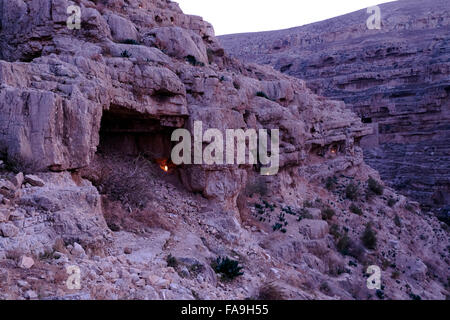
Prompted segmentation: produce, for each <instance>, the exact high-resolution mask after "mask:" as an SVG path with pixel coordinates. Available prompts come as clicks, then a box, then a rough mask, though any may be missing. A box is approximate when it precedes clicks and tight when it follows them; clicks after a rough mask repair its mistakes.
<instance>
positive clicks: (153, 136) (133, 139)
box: [81, 106, 185, 232]
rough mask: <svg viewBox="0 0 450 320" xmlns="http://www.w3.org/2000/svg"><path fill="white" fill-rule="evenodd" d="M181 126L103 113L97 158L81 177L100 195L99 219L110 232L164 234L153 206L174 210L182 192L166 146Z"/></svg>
mask: <svg viewBox="0 0 450 320" xmlns="http://www.w3.org/2000/svg"><path fill="white" fill-rule="evenodd" d="M184 121H185V119H184V118H183V117H178V116H167V117H161V118H155V117H151V116H149V115H145V114H143V113H139V112H136V111H132V110H129V109H126V108H123V107H119V106H111V108H110V109H109V110H105V111H104V112H103V115H102V119H101V124H100V131H99V144H98V146H97V153H96V154H95V157H94V158H93V159H92V161H91V163H90V165H89V167H87V168H83V170H82V172H81V176H82V177H83V178H85V179H88V180H90V181H91V182H92V184H93V185H94V186H95V187H96V188H97V190H98V191H99V193H100V194H101V195H102V208H103V215H104V217H105V220H106V222H107V225H108V226H109V228H110V229H111V230H112V231H120V230H127V231H130V232H134V231H133V230H140V228H141V227H142V225H146V226H150V227H158V228H162V229H166V227H165V226H164V225H165V221H166V220H165V218H164V215H163V214H162V212H160V211H158V210H159V209H158V210H157V209H155V208H154V206H152V203H154V202H157V203H165V204H170V205H174V204H173V203H174V202H175V201H176V200H174V199H175V198H176V199H179V193H180V192H182V191H183V190H184V189H185V188H184V187H183V185H182V182H181V179H180V170H179V168H178V167H177V166H176V165H175V164H173V163H172V162H171V160H170V159H171V151H172V148H173V146H174V145H175V144H176V143H178V142H172V141H171V136H172V133H173V131H174V130H176V129H177V128H180V127H183V125H184ZM168 190H170V192H171V193H173V194H174V195H175V196H174V199H172V198H171V197H169V195H170V194H169V193H168ZM176 194H178V198H177V196H176ZM155 210H156V211H155ZM158 221H159V222H158Z"/></svg>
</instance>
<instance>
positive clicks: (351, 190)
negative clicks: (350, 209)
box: [345, 182, 359, 201]
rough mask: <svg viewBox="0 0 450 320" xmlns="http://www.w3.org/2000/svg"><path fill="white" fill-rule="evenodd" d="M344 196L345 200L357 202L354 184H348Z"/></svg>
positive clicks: (357, 190)
mask: <svg viewBox="0 0 450 320" xmlns="http://www.w3.org/2000/svg"><path fill="white" fill-rule="evenodd" d="M345 196H346V197H347V199H350V200H353V201H355V200H358V196H359V189H358V186H357V185H356V184H354V183H353V182H351V183H350V184H348V185H347V187H346V188H345Z"/></svg>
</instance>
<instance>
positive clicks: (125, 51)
mask: <svg viewBox="0 0 450 320" xmlns="http://www.w3.org/2000/svg"><path fill="white" fill-rule="evenodd" d="M120 56H121V57H122V58H130V57H131V53H129V52H128V51H127V50H123V51H122V53H121V54H120Z"/></svg>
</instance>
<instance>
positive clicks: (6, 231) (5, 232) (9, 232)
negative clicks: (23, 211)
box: [0, 223, 19, 238]
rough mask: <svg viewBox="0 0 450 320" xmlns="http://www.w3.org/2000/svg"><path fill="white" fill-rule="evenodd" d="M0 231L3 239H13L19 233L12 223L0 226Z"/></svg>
mask: <svg viewBox="0 0 450 320" xmlns="http://www.w3.org/2000/svg"><path fill="white" fill-rule="evenodd" d="M0 231H1V234H2V236H3V237H5V238H12V237H15V236H16V235H17V234H18V233H19V229H18V228H17V227H16V226H15V225H14V224H12V223H2V224H0Z"/></svg>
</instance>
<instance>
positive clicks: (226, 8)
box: [174, 0, 390, 35]
mask: <svg viewBox="0 0 450 320" xmlns="http://www.w3.org/2000/svg"><path fill="white" fill-rule="evenodd" d="M174 1H175V2H178V3H179V4H180V7H181V9H182V10H183V11H184V13H187V14H194V15H198V16H201V17H203V19H204V20H206V21H208V22H210V23H212V25H213V26H214V29H215V31H216V35H223V34H230V33H242V32H256V31H268V30H278V29H286V28H291V27H297V26H301V25H305V24H308V23H312V22H316V21H321V20H325V19H328V18H333V17H336V16H340V15H343V14H346V13H350V12H353V11H357V10H360V9H364V8H367V7H371V6H374V5H377V4H380V3H384V2H390V0H174Z"/></svg>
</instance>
